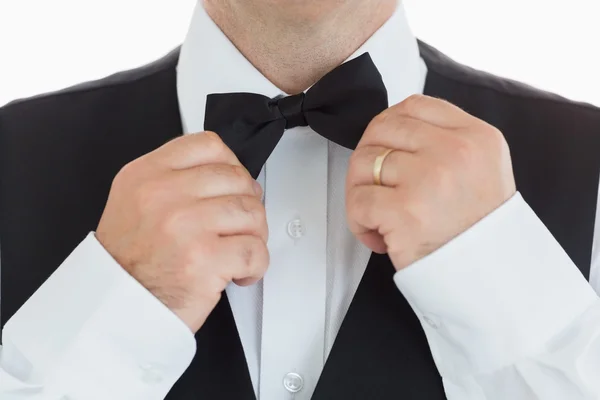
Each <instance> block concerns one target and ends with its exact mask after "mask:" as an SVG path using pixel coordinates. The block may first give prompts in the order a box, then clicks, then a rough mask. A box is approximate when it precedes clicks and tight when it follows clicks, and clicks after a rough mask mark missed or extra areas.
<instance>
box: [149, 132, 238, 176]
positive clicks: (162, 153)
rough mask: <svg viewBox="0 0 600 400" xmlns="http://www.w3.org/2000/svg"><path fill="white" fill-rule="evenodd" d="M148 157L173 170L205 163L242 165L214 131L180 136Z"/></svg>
mask: <svg viewBox="0 0 600 400" xmlns="http://www.w3.org/2000/svg"><path fill="white" fill-rule="evenodd" d="M147 159H149V160H151V161H152V162H154V163H156V164H157V165H160V166H162V167H166V168H169V169H173V170H180V169H186V168H192V167H196V166H198V165H204V164H232V165H238V166H241V165H242V164H241V163H240V161H239V160H238V159H237V157H236V156H235V154H234V153H233V151H231V149H230V148H229V147H227V145H226V144H225V143H224V142H223V141H222V140H221V138H220V137H219V135H217V134H216V133H214V132H201V133H195V134H190V135H185V136H181V137H178V138H177V139H174V140H172V141H170V142H168V143H167V144H165V145H163V146H162V147H160V148H158V149H157V150H155V151H153V152H151V153H149V154H148V155H147Z"/></svg>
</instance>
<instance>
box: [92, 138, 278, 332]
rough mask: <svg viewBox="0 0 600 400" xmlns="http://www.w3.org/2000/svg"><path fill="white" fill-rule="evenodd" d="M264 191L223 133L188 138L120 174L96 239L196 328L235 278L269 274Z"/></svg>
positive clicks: (251, 278) (252, 279) (254, 278)
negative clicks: (223, 137)
mask: <svg viewBox="0 0 600 400" xmlns="http://www.w3.org/2000/svg"><path fill="white" fill-rule="evenodd" d="M261 196H262V190H261V188H260V185H259V184H258V183H257V182H256V181H255V180H254V179H253V178H252V177H251V176H250V174H249V173H248V171H247V170H246V169H245V168H244V167H243V166H242V165H241V164H240V162H239V161H238V159H237V158H236V156H235V155H234V154H233V152H232V151H231V150H230V149H229V148H228V147H227V146H226V145H225V144H224V143H223V142H222V141H221V139H220V138H219V136H218V135H217V134H215V133H213V132H203V133H199V134H194V135H187V136H182V137H180V138H177V139H175V140H173V141H171V142H169V143H167V144H165V145H164V146H162V147H161V148H159V149H157V150H155V151H153V152H151V153H149V154H146V155H145V156H142V157H140V158H139V159H137V160H135V161H133V162H131V163H130V164H128V165H126V166H125V167H124V168H123V169H122V170H121V171H120V172H119V174H118V175H117V176H116V178H115V180H114V182H113V185H112V188H111V191H110V195H109V198H108V202H107V204H106V208H105V210H104V214H103V215H102V218H101V220H100V224H99V226H98V229H97V232H96V237H97V239H98V240H99V241H100V243H101V244H102V245H103V246H104V247H105V248H106V250H107V251H108V252H109V253H110V254H111V255H112V256H113V257H114V258H115V259H116V260H117V262H119V264H120V265H121V266H122V267H123V268H124V269H125V270H126V271H127V272H129V274H131V275H132V276H133V277H134V278H135V279H137V280H138V281H139V282H140V283H141V284H142V285H143V286H144V287H146V288H147V289H148V290H149V291H150V292H151V293H152V294H154V296H156V297H157V298H158V299H159V300H161V301H162V302H163V303H164V304H165V305H166V306H167V307H169V308H170V309H171V310H172V311H173V312H174V313H175V314H176V315H178V316H179V317H180V318H181V319H182V320H183V321H184V322H185V323H186V324H187V325H188V326H189V327H190V329H191V330H192V331H193V332H196V331H198V330H199V329H200V327H201V326H202V325H203V324H204V321H205V320H206V318H207V317H208V315H209V314H210V313H211V311H212V310H213V308H214V307H215V306H216V304H217V303H218V301H219V299H220V297H221V293H222V292H223V290H225V288H226V286H227V285H228V284H229V282H231V281H234V282H235V283H237V284H239V285H250V284H253V283H255V282H257V281H258V280H260V279H261V278H262V276H263V275H264V273H265V272H266V269H267V266H268V264H269V253H268V251H267V237H268V229H267V221H266V213H265V208H264V206H263V204H262V201H261Z"/></svg>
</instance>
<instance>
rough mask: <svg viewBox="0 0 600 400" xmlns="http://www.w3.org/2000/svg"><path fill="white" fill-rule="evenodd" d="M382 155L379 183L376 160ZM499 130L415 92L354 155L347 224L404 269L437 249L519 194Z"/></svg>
mask: <svg viewBox="0 0 600 400" xmlns="http://www.w3.org/2000/svg"><path fill="white" fill-rule="evenodd" d="M388 149H393V151H392V152H391V153H390V154H389V155H388V156H387V157H386V158H385V161H384V163H383V167H382V170H381V186H378V185H375V183H374V175H373V169H374V164H375V159H376V158H377V157H378V156H380V155H382V154H383V153H385V151H386V150H388ZM515 191H516V189H515V181H514V177H513V172H512V165H511V159H510V152H509V149H508V145H507V143H506V141H505V140H504V136H503V135H502V133H501V132H500V131H499V130H498V129H496V128H495V127H493V126H491V125H489V124H487V123H485V122H483V121H481V120H479V119H477V118H475V117H473V116H471V115H469V114H467V113H466V112H464V111H463V110H461V109H460V108H458V107H456V106H454V105H452V104H450V103H448V102H445V101H442V100H438V99H434V98H431V97H427V96H420V95H415V96H411V97H409V98H408V99H406V100H405V101H403V102H402V103H400V104H398V105H396V106H393V107H391V108H389V109H387V110H386V111H384V112H383V113H381V114H380V115H378V116H377V117H376V118H375V119H373V121H372V122H371V124H370V125H369V126H368V128H367V130H366V131H365V133H364V135H363V137H362V139H361V141H360V143H359V144H358V146H357V148H356V151H355V152H354V153H353V155H352V157H351V159H350V167H349V171H348V177H347V181H346V210H347V215H348V222H349V226H350V229H351V230H352V232H353V233H354V234H355V235H356V236H357V238H358V239H359V240H360V241H362V242H363V243H364V244H365V245H367V246H368V247H369V248H370V249H372V250H373V251H375V252H377V253H388V254H389V256H390V258H391V260H392V262H393V264H394V266H395V267H396V269H397V270H400V269H402V268H404V267H406V266H408V265H410V264H412V263H414V262H415V261H417V260H419V259H421V258H423V257H425V256H426V255H428V254H430V253H432V252H433V251H435V250H437V249H439V248H440V247H442V246H443V245H444V244H446V243H448V242H449V241H450V240H451V239H453V238H454V237H456V236H457V235H459V234H461V233H462V232H464V231H466V230H467V229H468V228H469V227H471V226H472V225H474V224H475V223H476V222H477V221H479V220H480V219H482V218H483V217H485V216H486V215H488V214H489V213H491V212H492V211H494V210H495V209H496V208H498V207H499V206H500V205H501V204H503V203H504V202H505V201H506V200H508V199H509V198H510V197H512V196H513V194H514V193H515Z"/></svg>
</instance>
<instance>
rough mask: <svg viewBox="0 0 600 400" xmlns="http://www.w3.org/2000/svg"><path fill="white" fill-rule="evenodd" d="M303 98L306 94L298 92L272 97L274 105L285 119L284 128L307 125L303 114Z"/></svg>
mask: <svg viewBox="0 0 600 400" xmlns="http://www.w3.org/2000/svg"><path fill="white" fill-rule="evenodd" d="M305 98H306V95H305V94H304V93H299V94H295V95H293V96H285V97H283V96H279V97H276V98H274V99H273V103H274V105H275V106H276V107H277V108H278V109H279V112H280V113H281V115H282V117H283V118H284V119H285V122H286V124H285V129H292V128H296V127H298V126H308V122H307V121H306V117H305V116H304V99H305Z"/></svg>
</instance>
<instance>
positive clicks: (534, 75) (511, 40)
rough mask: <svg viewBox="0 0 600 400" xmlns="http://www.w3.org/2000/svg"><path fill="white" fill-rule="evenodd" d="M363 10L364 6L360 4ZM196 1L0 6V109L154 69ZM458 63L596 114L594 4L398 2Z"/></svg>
mask: <svg viewBox="0 0 600 400" xmlns="http://www.w3.org/2000/svg"><path fill="white" fill-rule="evenodd" d="M365 1H367V0H365ZM194 4H195V0H94V1H93V0H0V105H1V104H4V103H6V102H8V101H10V100H12V99H15V98H19V97H27V96H31V95H34V94H37V93H42V92H47V91H51V90H55V89H59V88H62V87H65V86H68V85H71V84H75V83H78V82H81V81H86V80H90V79H96V78H100V77H103V76H105V75H107V74H110V73H112V72H115V71H118V70H122V69H128V68H131V67H135V66H138V65H141V64H144V63H146V62H148V61H151V60H153V59H156V58H158V57H160V56H162V55H163V54H165V53H166V52H167V51H169V50H170V49H172V48H173V47H175V46H177V45H178V44H179V43H180V42H181V41H182V40H183V38H184V35H185V33H186V30H187V25H188V23H189V19H190V16H191V11H192V9H193V7H194ZM405 5H406V8H407V11H408V13H409V17H410V21H411V25H412V27H413V30H414V31H415V33H416V34H417V36H419V37H420V38H422V39H424V40H425V41H427V42H429V43H430V44H432V45H434V46H435V47H438V48H439V49H440V50H442V51H444V52H446V53H447V54H448V55H450V56H452V57H454V58H455V59H457V60H458V61H460V62H463V63H466V64H469V65H471V66H473V67H476V68H479V69H484V70H488V71H490V72H493V73H495V74H499V75H502V76H507V77H510V78H514V79H518V80H521V81H525V82H527V83H530V84H533V85H535V86H538V87H541V88H544V89H547V90H550V91H553V92H557V93H560V94H562V95H564V96H567V97H570V98H573V99H575V100H582V101H587V102H592V103H595V104H597V105H600V0H568V1H567V0H561V1H559V0H405Z"/></svg>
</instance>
